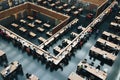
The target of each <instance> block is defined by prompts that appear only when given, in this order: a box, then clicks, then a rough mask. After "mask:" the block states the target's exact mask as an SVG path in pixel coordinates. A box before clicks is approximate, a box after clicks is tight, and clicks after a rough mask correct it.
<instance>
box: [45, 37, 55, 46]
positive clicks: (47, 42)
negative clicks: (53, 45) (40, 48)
mask: <svg viewBox="0 0 120 80" xmlns="http://www.w3.org/2000/svg"><path fill="white" fill-rule="evenodd" d="M52 41H54V38H53V37H52V38H50V39H48V40H47V41H46V42H45V45H48V44H49V43H50V42H52Z"/></svg>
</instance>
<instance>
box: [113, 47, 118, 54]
mask: <svg viewBox="0 0 120 80" xmlns="http://www.w3.org/2000/svg"><path fill="white" fill-rule="evenodd" d="M112 51H113V52H112V53H113V55H117V54H118V51H119V50H118V48H117V47H115V48H113V49H112Z"/></svg>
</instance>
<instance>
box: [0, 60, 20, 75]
mask: <svg viewBox="0 0 120 80" xmlns="http://www.w3.org/2000/svg"><path fill="white" fill-rule="evenodd" d="M12 63H13V64H10V65H9V66H8V67H6V68H5V69H3V70H2V71H1V72H0V73H1V75H2V76H3V77H6V76H7V75H9V74H11V73H12V72H14V71H15V70H16V69H17V68H18V66H19V62H18V61H14V62H12ZM8 70H9V72H8Z"/></svg>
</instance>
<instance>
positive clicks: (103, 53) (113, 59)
mask: <svg viewBox="0 0 120 80" xmlns="http://www.w3.org/2000/svg"><path fill="white" fill-rule="evenodd" d="M90 50H91V51H92V52H94V53H95V54H100V55H102V56H103V55H105V54H106V58H108V59H110V60H112V61H115V59H116V57H117V56H115V55H113V54H112V53H109V52H107V51H104V50H101V49H100V48H96V47H94V46H92V48H91V49H90Z"/></svg>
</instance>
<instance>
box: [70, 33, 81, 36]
mask: <svg viewBox="0 0 120 80" xmlns="http://www.w3.org/2000/svg"><path fill="white" fill-rule="evenodd" d="M71 35H73V36H78V35H79V34H77V33H75V32H72V33H71Z"/></svg>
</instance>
